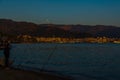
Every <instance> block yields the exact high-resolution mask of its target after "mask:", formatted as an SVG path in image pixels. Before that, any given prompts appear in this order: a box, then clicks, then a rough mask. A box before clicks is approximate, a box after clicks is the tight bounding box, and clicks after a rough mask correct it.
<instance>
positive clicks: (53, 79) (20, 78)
mask: <svg viewBox="0 0 120 80" xmlns="http://www.w3.org/2000/svg"><path fill="white" fill-rule="evenodd" d="M0 80H72V79H69V78H68V77H63V76H59V75H53V74H50V73H47V72H43V71H42V72H40V73H37V72H33V71H25V70H20V69H15V68H14V69H13V68H9V69H7V68H3V67H0Z"/></svg>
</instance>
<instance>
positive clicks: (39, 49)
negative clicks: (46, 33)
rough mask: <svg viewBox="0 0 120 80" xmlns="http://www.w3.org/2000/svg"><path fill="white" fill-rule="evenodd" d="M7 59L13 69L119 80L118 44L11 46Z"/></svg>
mask: <svg viewBox="0 0 120 80" xmlns="http://www.w3.org/2000/svg"><path fill="white" fill-rule="evenodd" d="M2 53H3V51H0V56H3V55H2ZM10 59H11V60H13V61H14V63H13V66H14V67H21V66H24V67H30V68H31V69H32V68H35V69H45V70H48V71H53V72H57V73H60V74H63V75H67V76H72V77H73V78H74V79H75V80H80V79H81V80H120V44H88V43H81V44H52V43H41V44H12V48H11V57H10ZM21 68H23V67H21Z"/></svg>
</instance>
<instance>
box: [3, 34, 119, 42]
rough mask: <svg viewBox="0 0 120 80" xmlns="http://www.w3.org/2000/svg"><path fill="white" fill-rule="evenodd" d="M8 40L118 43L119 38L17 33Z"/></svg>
mask: <svg viewBox="0 0 120 80" xmlns="http://www.w3.org/2000/svg"><path fill="white" fill-rule="evenodd" d="M4 39H5V38H4ZM4 39H3V40H4ZM9 41H10V42H12V43H120V38H108V37H85V38H63V37H33V36H30V35H19V36H17V37H16V38H10V39H9Z"/></svg>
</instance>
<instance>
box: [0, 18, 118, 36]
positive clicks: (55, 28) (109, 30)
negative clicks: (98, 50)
mask: <svg viewBox="0 0 120 80" xmlns="http://www.w3.org/2000/svg"><path fill="white" fill-rule="evenodd" d="M0 33H1V34H5V35H12V36H18V35H31V36H42V37H74V38H78V37H103V36H105V37H111V38H120V27H115V26H105V25H96V26H90V25H56V24H39V25H38V24H34V23H31V22H16V21H13V20H9V19H0Z"/></svg>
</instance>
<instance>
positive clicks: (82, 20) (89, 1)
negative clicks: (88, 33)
mask: <svg viewBox="0 0 120 80" xmlns="http://www.w3.org/2000/svg"><path fill="white" fill-rule="evenodd" d="M0 18H5V19H13V20H16V21H29V22H34V23H37V24H42V23H47V22H50V23H54V24H83V25H100V24H101V25H115V26H120V0H0Z"/></svg>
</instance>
